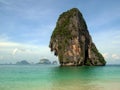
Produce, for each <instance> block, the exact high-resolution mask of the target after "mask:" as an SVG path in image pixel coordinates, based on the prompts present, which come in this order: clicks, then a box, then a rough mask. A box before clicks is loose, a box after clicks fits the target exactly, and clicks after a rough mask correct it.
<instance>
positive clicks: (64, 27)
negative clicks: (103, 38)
mask: <svg viewBox="0 0 120 90" xmlns="http://www.w3.org/2000/svg"><path fill="white" fill-rule="evenodd" d="M49 47H50V48H51V51H53V52H54V54H55V55H56V56H58V58H59V62H60V64H61V66H83V65H89V66H91V65H105V64H106V62H105V60H104V58H103V56H102V55H101V54H100V53H99V51H98V50H97V48H96V46H95V44H94V43H93V42H92V38H91V36H90V35H89V32H88V29H87V25H86V22H85V20H84V18H83V16H82V14H81V12H80V11H79V10H78V9H77V8H73V9H71V10H68V11H67V12H64V13H63V14H61V15H60V17H59V19H58V21H57V23H56V27H55V29H54V31H53V33H52V36H51V40H50V45H49Z"/></svg>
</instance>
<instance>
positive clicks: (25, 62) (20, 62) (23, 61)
mask: <svg viewBox="0 0 120 90" xmlns="http://www.w3.org/2000/svg"><path fill="white" fill-rule="evenodd" d="M16 64H17V65H29V64H30V63H29V62H27V61H26V60H22V61H19V62H16Z"/></svg>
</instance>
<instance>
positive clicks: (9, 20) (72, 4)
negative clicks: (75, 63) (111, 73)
mask: <svg viewBox="0 0 120 90" xmlns="http://www.w3.org/2000/svg"><path fill="white" fill-rule="evenodd" d="M71 8H78V9H79V10H80V11H81V13H82V14H83V17H84V19H85V21H86V23H87V26H88V30H89V33H90V35H91V36H92V40H93V42H94V43H95V45H96V47H97V48H98V50H99V51H100V52H101V53H102V54H103V56H104V58H105V60H106V61H107V64H120V47H119V46H120V0H87V1H86V0H0V63H10V62H11V63H16V62H17V61H21V60H27V61H28V62H34V63H36V62H38V61H39V60H40V59H41V58H48V59H49V60H51V61H54V60H58V59H57V57H56V56H54V53H52V52H50V49H49V41H50V37H51V34H52V32H53V30H54V28H55V26H56V22H57V19H58V17H59V15H60V14H61V13H63V12H65V11H67V10H69V9H71Z"/></svg>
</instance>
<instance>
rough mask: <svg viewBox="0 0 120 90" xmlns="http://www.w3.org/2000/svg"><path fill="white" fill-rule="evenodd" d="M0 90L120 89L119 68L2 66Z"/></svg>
mask: <svg viewBox="0 0 120 90" xmlns="http://www.w3.org/2000/svg"><path fill="white" fill-rule="evenodd" d="M0 90H120V66H98V67H96V66H92V67H89V66H82V67H59V66H56V65H0Z"/></svg>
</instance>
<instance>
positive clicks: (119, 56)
mask: <svg viewBox="0 0 120 90" xmlns="http://www.w3.org/2000/svg"><path fill="white" fill-rule="evenodd" d="M112 58H113V59H115V60H116V59H120V55H117V54H112Z"/></svg>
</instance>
